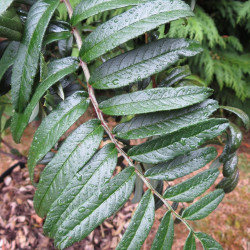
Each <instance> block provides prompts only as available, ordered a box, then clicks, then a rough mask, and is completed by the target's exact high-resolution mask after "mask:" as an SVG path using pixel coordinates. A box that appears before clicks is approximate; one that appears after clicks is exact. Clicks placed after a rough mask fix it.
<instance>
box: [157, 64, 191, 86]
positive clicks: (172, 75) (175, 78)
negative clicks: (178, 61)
mask: <svg viewBox="0 0 250 250" xmlns="http://www.w3.org/2000/svg"><path fill="white" fill-rule="evenodd" d="M167 75H168V76H167V77H166V78H165V79H164V81H162V82H161V83H160V84H159V85H160V86H162V87H164V86H165V87H171V86H172V85H174V84H176V83H178V82H179V81H180V80H182V79H184V78H185V77H186V76H189V75H191V71H190V69H189V67H188V66H187V65H185V66H178V67H176V68H173V69H171V70H170V71H168V72H167Z"/></svg>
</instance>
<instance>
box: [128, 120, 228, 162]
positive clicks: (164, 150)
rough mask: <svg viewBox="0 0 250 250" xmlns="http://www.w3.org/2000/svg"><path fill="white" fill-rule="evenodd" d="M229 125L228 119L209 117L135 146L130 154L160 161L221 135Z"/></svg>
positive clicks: (139, 158) (146, 159) (138, 157)
mask: <svg viewBox="0 0 250 250" xmlns="http://www.w3.org/2000/svg"><path fill="white" fill-rule="evenodd" d="M227 127H228V120H226V119H208V120H205V121H201V122H199V123H197V124H194V125H191V126H188V127H186V128H183V129H180V130H178V131H175V132H173V133H171V134H169V135H166V136H162V137H160V138H157V139H153V140H151V141H147V142H145V143H143V144H141V145H138V146H134V147H133V148H131V149H130V150H129V151H128V155H129V156H130V157H131V158H132V159H133V160H135V161H140V162H144V163H154V164H156V163H160V162H163V161H168V160H171V159H173V158H175V157H177V156H180V155H183V154H185V153H188V152H190V151H192V150H194V149H195V148H197V147H198V146H201V145H202V144H204V143H205V142H206V141H207V140H210V139H212V138H214V137H216V136H218V135H220V134H221V133H222V132H223V131H224V130H225V129H226V128H227Z"/></svg>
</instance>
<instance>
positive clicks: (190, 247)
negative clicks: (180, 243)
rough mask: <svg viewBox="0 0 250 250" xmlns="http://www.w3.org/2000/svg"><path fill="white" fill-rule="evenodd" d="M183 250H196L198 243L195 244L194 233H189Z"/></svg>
mask: <svg viewBox="0 0 250 250" xmlns="http://www.w3.org/2000/svg"><path fill="white" fill-rule="evenodd" d="M183 250H196V243H195V237H194V233H193V232H190V233H189V235H188V237H187V239H186V242H185V245H184V248H183Z"/></svg>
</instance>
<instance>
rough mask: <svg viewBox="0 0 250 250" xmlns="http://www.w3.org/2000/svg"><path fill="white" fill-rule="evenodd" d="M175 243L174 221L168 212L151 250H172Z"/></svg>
mask: <svg viewBox="0 0 250 250" xmlns="http://www.w3.org/2000/svg"><path fill="white" fill-rule="evenodd" d="M173 241H174V220H173V217H172V214H171V211H168V212H167V213H166V214H165V215H164V217H163V218H162V220H161V224H160V226H159V228H158V231H157V233H156V235H155V238H154V242H153V244H152V247H151V250H159V249H161V250H171V248H172V245H173Z"/></svg>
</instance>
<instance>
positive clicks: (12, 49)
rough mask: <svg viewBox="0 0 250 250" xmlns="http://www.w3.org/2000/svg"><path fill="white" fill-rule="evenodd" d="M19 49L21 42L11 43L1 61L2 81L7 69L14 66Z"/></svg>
mask: <svg viewBox="0 0 250 250" xmlns="http://www.w3.org/2000/svg"><path fill="white" fill-rule="evenodd" d="M18 48H19V42H11V43H10V44H9V45H8V47H7V48H6V50H5V51H4V53H3V56H2V57H1V59H0V80H1V79H2V77H3V75H4V74H5V72H6V71H7V69H8V68H9V67H10V66H12V65H13V64H14V61H15V57H16V54H17V51H18Z"/></svg>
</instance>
